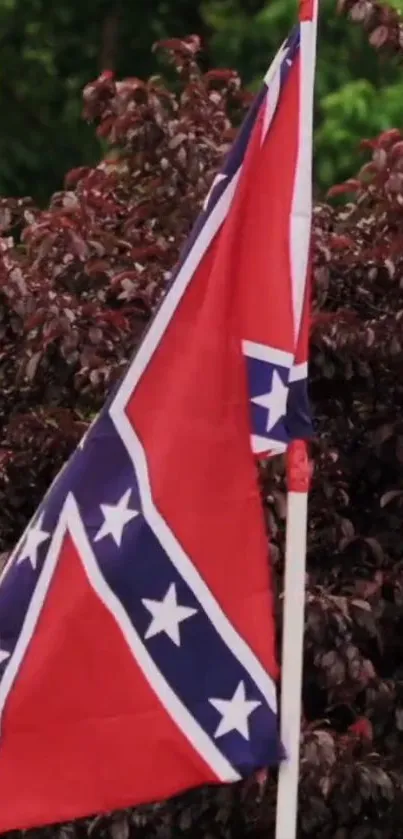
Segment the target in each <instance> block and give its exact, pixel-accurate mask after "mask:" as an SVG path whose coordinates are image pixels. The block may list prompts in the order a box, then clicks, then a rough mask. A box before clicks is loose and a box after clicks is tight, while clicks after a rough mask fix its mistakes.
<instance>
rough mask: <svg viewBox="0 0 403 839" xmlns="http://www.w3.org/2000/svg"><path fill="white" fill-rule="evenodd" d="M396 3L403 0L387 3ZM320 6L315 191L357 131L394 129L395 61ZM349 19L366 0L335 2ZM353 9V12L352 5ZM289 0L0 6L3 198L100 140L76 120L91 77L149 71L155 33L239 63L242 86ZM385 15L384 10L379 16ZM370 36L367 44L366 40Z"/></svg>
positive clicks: (331, 177)
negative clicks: (193, 42)
mask: <svg viewBox="0 0 403 839" xmlns="http://www.w3.org/2000/svg"><path fill="white" fill-rule="evenodd" d="M394 1H395V3H396V4H398V5H399V4H400V5H401V0H394ZM337 2H338V0H321V15H320V31H319V50H318V73H317V91H316V99H317V114H316V123H317V126H316V148H317V165H316V181H317V185H318V187H319V188H320V189H321V190H323V188H326V187H328V186H330V185H331V184H332V183H334V182H335V180H338V179H340V178H343V177H345V176H347V175H348V173H349V172H351V171H352V170H353V168H354V166H355V165H356V164H357V165H358V161H359V158H358V157H357V154H356V147H357V143H358V141H359V139H360V138H361V136H363V135H364V136H375V135H376V134H377V133H379V132H380V131H383V130H386V129H387V128H389V127H393V126H396V125H397V126H399V125H401V101H402V98H403V87H402V84H403V83H402V81H401V79H400V71H399V62H398V58H397V57H396V58H394V59H393V60H392V59H391V58H389V59H388V60H387V61H386V60H382V59H378V58H377V57H376V56H375V55H374V50H373V47H372V46H371V44H369V43H368V42H367V39H366V37H365V34H364V33H363V31H362V28H361V27H354V26H351V25H349V24H348V22H347V20H346V16H345V15H343V14H342V15H337V14H336V8H337ZM338 6H339V9H340V10H341V11H348V10H350V11H351V17H352V18H353V19H354V20H357V21H361V22H362V20H363V18H365V16H366V15H367V16H368V15H372V12H371V10H372V9H373V8H374V4H373V3H372V2H371V0H361V2H355V3H354V4H351V3H348V2H346V3H342V2H340V1H339V2H338ZM352 6H353V8H352ZM296 9H297V0H270V2H266V0H203V2H201V3H200V4H199V3H196V2H194V0H164V2H162V0H149V2H147V3H141V4H138V3H137V4H135V3H133V2H132V0H86V3H82V2H80V1H79V0H53V2H52V3H51V4H49V2H48V0H0V68H1V69H0V81H1V84H0V109H1V112H2V113H3V114H4V115H6V118H5V119H4V120H3V123H2V131H1V136H0V159H1V166H0V194H3V195H18V196H22V195H25V194H26V193H27V192H28V193H29V194H30V195H34V197H35V199H36V200H37V201H39V202H40V203H41V204H45V203H46V202H47V201H48V198H49V195H50V194H51V193H52V192H53V191H54V190H55V189H57V188H58V187H59V184H60V182H61V180H62V177H63V175H64V173H65V172H66V171H67V170H68V169H69V168H71V167H72V166H76V165H77V164H82V165H85V164H93V163H94V162H95V161H96V160H98V159H99V157H100V154H101V151H100V149H101V148H102V144H101V145H100V143H99V142H97V141H96V139H95V138H94V135H93V132H92V131H91V129H90V128H89V127H88V125H86V124H85V123H84V122H83V121H82V120H81V119H80V104H79V103H80V91H81V89H82V87H83V86H84V85H85V84H87V83H88V82H89V80H90V79H92V78H94V77H95V76H96V75H97V74H98V73H99V72H100V71H103V70H106V69H112V70H115V71H116V72H117V74H118V75H119V77H125V76H133V75H136V76H140V77H144V76H145V75H147V74H148V73H151V72H155V59H153V58H151V56H150V47H151V44H152V43H153V41H154V40H155V39H156V38H165V37H168V35H171V34H173V35H175V36H176V37H181V36H183V35H185V34H186V33H187V32H189V31H195V32H198V33H199V34H200V36H201V37H202V40H203V45H204V53H203V64H204V67H205V68H206V67H208V66H213V67H214V66H220V67H225V66H229V67H236V68H237V70H238V72H239V73H240V75H241V76H242V78H243V80H244V82H245V83H246V84H247V85H248V87H250V89H254V88H256V86H257V85H258V84H260V80H261V78H262V76H263V75H264V73H265V71H266V69H267V66H268V64H269V62H270V60H271V58H272V56H273V54H274V53H275V51H276V50H277V49H278V46H279V44H280V43H281V42H282V41H283V40H284V38H285V37H286V35H287V33H288V31H289V28H290V27H291V26H292V25H293V23H294V22H295V16H296ZM383 14H384V12H382V13H381V17H382V15H383ZM378 41H379V33H378V38H377V39H375V43H377V42H378Z"/></svg>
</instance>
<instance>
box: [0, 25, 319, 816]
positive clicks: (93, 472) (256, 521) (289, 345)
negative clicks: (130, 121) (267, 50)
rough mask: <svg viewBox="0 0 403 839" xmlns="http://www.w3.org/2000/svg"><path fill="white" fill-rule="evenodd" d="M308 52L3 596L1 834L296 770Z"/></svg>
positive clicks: (266, 113)
mask: <svg viewBox="0 0 403 839" xmlns="http://www.w3.org/2000/svg"><path fill="white" fill-rule="evenodd" d="M299 34H300V33H299V29H298V28H296V30H295V31H294V32H293V33H292V35H291V37H290V38H289V40H288V41H287V42H286V43H285V44H284V46H283V47H282V49H281V51H280V53H279V55H278V56H277V59H276V61H275V63H274V67H273V69H272V72H271V73H270V74H268V76H267V78H266V82H265V85H264V87H263V89H262V91H261V93H260V94H259V96H258V97H257V98H256V101H255V103H254V105H253V106H252V109H251V111H250V113H249V115H248V117H247V119H246V121H245V123H244V125H243V127H242V129H241V131H240V134H239V137H238V139H237V142H236V143H235V145H234V147H233V149H232V151H231V154H230V155H229V157H228V159H227V161H226V163H225V165H224V167H223V170H222V172H221V174H220V176H219V177H218V178H217V179H216V181H215V184H214V185H213V188H212V190H211V192H210V195H209V197H208V199H207V200H206V204H205V207H204V210H203V213H202V214H201V216H200V218H199V220H198V222H197V224H196V226H195V229H194V231H193V233H192V235H191V237H190V239H189V242H188V243H187V246H186V248H185V250H184V253H183V254H182V258H181V261H180V264H179V266H178V269H177V271H176V274H175V277H174V281H173V283H172V286H171V288H170V290H169V292H168V294H167V296H166V298H165V300H164V302H163V305H162V307H161V309H160V311H159V312H158V314H157V316H156V318H155V320H154V322H153V323H152V325H151V328H150V329H149V331H148V333H147V335H146V337H145V339H144V341H143V343H142V345H141V347H140V348H139V351H138V353H137V355H136V357H135V359H134V360H133V362H132V364H131V366H130V368H129V370H128V372H127V374H126V376H125V377H124V379H123V381H122V383H121V384H120V386H119V388H118V390H117V392H116V394H115V395H114V397H113V398H112V399H111V400H110V402H109V403H108V404H107V405H106V406H105V408H104V410H103V411H102V412H101V414H100V416H99V418H98V419H97V420H96V422H95V423H94V424H93V426H92V428H91V429H90V431H89V433H88V434H87V436H86V438H85V441H83V444H82V445H81V446H80V447H79V448H78V450H77V452H76V453H75V455H74V457H73V458H72V459H71V461H70V462H69V464H68V465H67V467H66V468H65V469H64V470H63V471H62V473H61V474H60V476H59V478H58V480H57V481H56V482H55V484H54V485H53V486H52V487H51V490H50V492H49V493H48V495H47V496H46V498H45V499H44V501H43V503H42V505H41V507H40V508H39V510H38V511H37V514H36V515H35V516H34V519H33V521H32V523H31V524H30V526H29V528H28V529H27V531H26V533H25V534H24V536H23V538H22V539H21V540H20V543H19V544H18V546H17V548H16V550H15V551H14V553H13V556H12V558H11V561H10V563H9V564H8V566H7V569H6V573H5V575H4V576H3V578H2V581H1V584H0V725H1V727H0V790H1V807H0V832H1V831H5V830H11V829H15V828H28V827H32V826H35V825H41V824H47V823H51V822H56V821H62V820H66V819H72V818H75V817H79V816H84V815H87V814H91V813H94V812H103V811H108V810H111V809H118V808H122V807H126V806H129V805H135V804H138V803H144V802H148V801H152V800H155V799H161V798H164V797H168V796H170V795H173V794H175V793H178V792H180V791H181V790H184V789H186V788H188V787H191V786H196V785H198V784H203V783H210V782H212V783H214V782H228V781H235V780H237V779H239V778H241V777H243V776H246V775H249V774H250V773H252V772H253V771H255V770H256V769H258V768H260V767H263V766H267V765H269V764H272V765H275V764H277V763H278V762H279V760H280V759H281V757H282V754H283V752H282V749H281V745H280V743H279V738H278V729H277V718H276V714H277V709H276V676H277V668H276V661H275V643H274V626H273V609H272V593H271V580H270V571H269V567H268V558H267V538H266V533H265V526H264V518H263V512H262V509H261V503H260V497H259V487H258V483H257V477H256V471H255V463H254V458H253V454H254V453H256V452H259V451H263V450H265V449H266V450H267V449H268V448H272V447H273V446H275V445H278V446H280V447H281V446H285V445H287V442H288V440H289V439H292V437H293V436H295V431H294V430H293V420H292V410H291V407H290V402H289V400H290V396H291V392H292V390H293V382H294V381H295V378H296V377H295V374H293V370H294V368H295V367H296V366H298V364H299V362H300V361H301V350H300V348H301V346H302V344H303V343H304V342H303V340H302V338H300V336H302V335H303V329H304V327H303V324H304V318H303V317H302V316H301V312H302V304H303V300H304V299H305V300H307V297H306V290H305V289H306V274H307V270H306V267H307V252H306V251H307V248H309V224H308V226H307V225H306V223H304V227H303V231H302V233H301V230H300V233H298V230H297V227H298V225H297V227H296V226H295V225H294V227H293V223H292V218H293V213H294V208H295V207H296V206H297V207H298V206H299V205H298V195H300V187H299V186H298V184H299V183H300V175H299V174H298V173H300V172H301V159H302V160H305V161H306V154H307V152H306V145H305V152H304V154H303V155H302V158H301V142H302V140H301V126H302V125H303V120H304V113H303V107H302V104H303V102H304V98H303V96H301V91H302V88H303V85H302V83H301V77H302V75H303V74H301V61H300V37H299ZM311 83H312V84H313V79H312V80H311ZM304 142H305V143H306V140H305V141H304ZM302 145H304V143H302ZM305 215H306V213H305ZM297 240H298V242H299V244H298V247H297V250H295V247H296V244H295V243H296V241H297ZM297 252H298V253H297ZM295 253H297V256H298V258H296V257H295ZM304 266H305V267H304ZM303 356H304V360H305V359H306V354H305V355H304V353H303ZM304 363H305V361H304ZM305 380H306V370H305V373H304V375H303V376H302V377H301V376H300V378H299V379H298V381H299V385H301V387H303V386H304V385H305ZM298 392H299V393H300V392H301V388H300V390H299V391H298ZM294 401H295V400H294Z"/></svg>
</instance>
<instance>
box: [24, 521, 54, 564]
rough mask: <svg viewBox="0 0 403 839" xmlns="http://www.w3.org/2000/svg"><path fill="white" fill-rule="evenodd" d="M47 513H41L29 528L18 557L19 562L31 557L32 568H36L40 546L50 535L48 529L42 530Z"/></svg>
mask: <svg viewBox="0 0 403 839" xmlns="http://www.w3.org/2000/svg"><path fill="white" fill-rule="evenodd" d="M44 515H45V513H41V515H40V516H39V519H38V521H37V522H36V523H35V524H33V525H32V527H31V528H30V529H29V530H28V532H27V535H26V537H25V540H24V544H23V548H22V551H21V553H20V555H19V557H18V559H17V564H18V563H20V562H24V559H29V561H30V563H31V565H32V568H33V569H34V570H35V569H36V565H37V562H38V548H39V545H41V544H42V542H46V540H47V539H49V537H50V533H48V531H47V530H42V524H43V519H44Z"/></svg>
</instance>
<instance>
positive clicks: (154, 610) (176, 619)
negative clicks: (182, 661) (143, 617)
mask: <svg viewBox="0 0 403 839" xmlns="http://www.w3.org/2000/svg"><path fill="white" fill-rule="evenodd" d="M141 602H142V604H143V606H145V607H146V609H148V611H149V612H150V615H152V621H151V623H150V626H149V627H148V629H147V632H146V634H145V638H147V639H148V638H153V637H154V635H159V633H160V632H166V634H167V635H168V638H170V639H171V641H173V642H174V644H176V646H177V647H180V644H181V639H180V633H179V624H180V623H182V621H185V620H187V618H191V617H192V615H195V614H196V612H197V609H191V608H190V607H189V606H179V605H178V601H177V599H176V586H175V583H172V585H170V586H169V589H168V591H167V593H166V595H165V597H164V598H163V599H162V600H148V599H146V598H145V599H144V600H142V601H141Z"/></svg>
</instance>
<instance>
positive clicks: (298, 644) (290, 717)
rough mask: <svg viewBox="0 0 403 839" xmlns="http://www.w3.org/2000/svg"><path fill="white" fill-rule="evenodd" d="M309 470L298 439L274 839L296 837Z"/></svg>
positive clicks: (290, 508)
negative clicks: (282, 751) (282, 750)
mask: <svg viewBox="0 0 403 839" xmlns="http://www.w3.org/2000/svg"><path fill="white" fill-rule="evenodd" d="M309 473H310V468H309V463H308V457H307V450H306V443H305V442H304V441H302V440H295V441H294V442H293V443H291V445H290V446H289V448H288V452H287V480H288V498H287V533H286V567H285V585H284V607H283V643H282V667H281V703H280V720H281V739H282V742H283V745H284V748H285V750H286V754H287V758H286V760H284V761H283V762H282V764H281V765H280V769H279V777H278V789H277V812H276V839H295V837H296V833H297V814H298V780H299V746H300V726H301V693H302V664H303V640H304V615H305V564H306V563H305V559H306V528H307V512H308V489H309Z"/></svg>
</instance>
